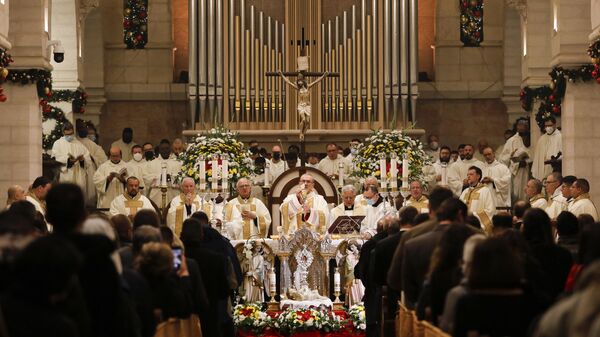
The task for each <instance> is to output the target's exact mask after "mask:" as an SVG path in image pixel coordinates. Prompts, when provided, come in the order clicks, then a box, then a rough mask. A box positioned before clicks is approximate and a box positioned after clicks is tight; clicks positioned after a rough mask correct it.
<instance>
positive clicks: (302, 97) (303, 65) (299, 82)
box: [266, 27, 339, 168]
mask: <svg viewBox="0 0 600 337" xmlns="http://www.w3.org/2000/svg"><path fill="white" fill-rule="evenodd" d="M309 42H310V41H309V40H306V39H305V38H304V27H303V28H302V36H301V39H300V40H298V41H296V43H297V44H298V45H299V46H300V55H301V56H300V57H298V71H285V72H282V71H277V72H267V73H266V76H281V78H282V79H283V80H284V81H285V82H286V83H287V84H289V85H290V86H291V87H292V88H294V89H296V90H298V106H297V111H298V115H299V116H300V152H302V153H301V154H302V156H301V159H302V160H301V167H302V168H304V166H305V161H306V159H305V158H304V153H305V144H304V136H305V134H306V130H308V127H309V126H310V115H311V106H310V90H309V89H310V88H311V87H312V86H313V85H315V84H317V83H319V82H320V81H321V80H323V79H324V78H325V77H338V76H339V74H338V73H330V72H327V71H326V72H309V71H308V56H307V55H306V48H305V47H306V46H308V44H309ZM291 76H296V77H297V79H296V83H294V82H292V81H291V80H290V79H289V77H291ZM307 77H318V78H317V79H316V80H314V81H312V82H310V83H308V82H307V81H306V78H307Z"/></svg>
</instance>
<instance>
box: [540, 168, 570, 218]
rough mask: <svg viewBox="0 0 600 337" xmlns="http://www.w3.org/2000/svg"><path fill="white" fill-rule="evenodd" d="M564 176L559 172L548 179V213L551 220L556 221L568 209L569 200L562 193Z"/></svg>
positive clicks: (546, 185)
mask: <svg viewBox="0 0 600 337" xmlns="http://www.w3.org/2000/svg"><path fill="white" fill-rule="evenodd" d="M562 180H563V178H562V175H561V174H560V173H559V172H553V173H552V174H550V175H548V177H546V184H545V185H544V186H545V187H546V196H547V197H548V206H546V213H548V216H549V217H550V219H552V220H554V219H556V218H557V217H558V215H559V214H560V213H561V212H562V211H566V210H567V207H568V203H567V198H565V197H564V196H563V193H562V187H563V185H562Z"/></svg>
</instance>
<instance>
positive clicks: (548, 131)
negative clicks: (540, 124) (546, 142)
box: [546, 126, 554, 135]
mask: <svg viewBox="0 0 600 337" xmlns="http://www.w3.org/2000/svg"><path fill="white" fill-rule="evenodd" d="M553 132H554V127H553V126H547V127H546V133H547V134H549V135H551V134H552V133H553Z"/></svg>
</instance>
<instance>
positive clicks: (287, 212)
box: [279, 174, 329, 235]
mask: <svg viewBox="0 0 600 337" xmlns="http://www.w3.org/2000/svg"><path fill="white" fill-rule="evenodd" d="M314 188H315V180H314V178H313V177H312V176H311V175H310V174H303V175H302V176H301V177H300V189H299V190H298V192H296V193H295V194H290V195H288V196H287V197H286V198H285V199H284V200H283V203H282V204H281V206H279V211H280V212H281V216H282V220H283V221H282V226H283V233H284V234H286V235H287V234H292V233H294V232H295V231H296V230H297V229H298V228H300V226H301V224H302V223H303V222H305V223H306V225H307V227H308V228H310V229H312V230H314V231H316V232H318V233H321V234H323V233H325V231H326V225H327V214H328V212H329V210H328V206H327V201H325V198H323V196H321V195H319V194H317V192H316V191H315V189H314Z"/></svg>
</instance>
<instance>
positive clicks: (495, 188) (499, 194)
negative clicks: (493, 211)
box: [481, 160, 511, 207]
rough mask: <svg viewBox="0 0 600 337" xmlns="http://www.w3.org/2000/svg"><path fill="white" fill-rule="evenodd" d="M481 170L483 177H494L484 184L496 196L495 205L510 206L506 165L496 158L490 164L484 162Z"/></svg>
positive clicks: (508, 176) (509, 180) (508, 172)
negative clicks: (491, 181) (491, 180)
mask: <svg viewBox="0 0 600 337" xmlns="http://www.w3.org/2000/svg"><path fill="white" fill-rule="evenodd" d="M481 171H482V172H483V178H485V177H490V178H492V179H494V182H493V183H489V184H486V185H487V187H488V188H489V189H490V190H491V191H492V192H493V194H494V196H495V197H496V206H497V207H511V199H510V187H511V186H510V185H511V174H510V170H509V169H508V167H506V165H504V164H502V163H501V162H499V161H498V160H494V161H493V162H492V163H491V164H488V163H487V162H486V163H484V164H483V168H482V169H481Z"/></svg>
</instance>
